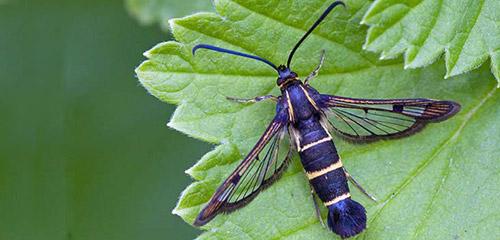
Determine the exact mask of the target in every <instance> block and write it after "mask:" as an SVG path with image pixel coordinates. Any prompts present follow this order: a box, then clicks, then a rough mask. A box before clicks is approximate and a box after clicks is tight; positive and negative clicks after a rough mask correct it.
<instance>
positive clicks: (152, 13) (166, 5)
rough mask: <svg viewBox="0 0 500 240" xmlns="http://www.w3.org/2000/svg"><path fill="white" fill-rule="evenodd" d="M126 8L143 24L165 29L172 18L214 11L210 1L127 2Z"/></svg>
mask: <svg viewBox="0 0 500 240" xmlns="http://www.w3.org/2000/svg"><path fill="white" fill-rule="evenodd" d="M125 6H126V7H127V10H128V11H129V12H130V13H131V14H132V15H133V16H134V17H135V18H136V19H137V20H139V22H141V23H142V24H145V25H150V24H153V23H159V24H160V25H161V27H162V28H163V29H167V28H168V19H170V18H173V17H181V16H184V15H186V14H191V13H195V12H199V11H212V9H213V7H212V2H211V1H210V0H184V1H179V0H125Z"/></svg>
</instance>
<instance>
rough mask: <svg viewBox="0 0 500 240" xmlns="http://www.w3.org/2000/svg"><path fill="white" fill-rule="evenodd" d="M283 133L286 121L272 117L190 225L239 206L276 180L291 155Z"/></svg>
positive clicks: (288, 142) (203, 221)
mask: <svg viewBox="0 0 500 240" xmlns="http://www.w3.org/2000/svg"><path fill="white" fill-rule="evenodd" d="M282 119H283V118H282ZM287 133H288V130H287V121H285V120H281V119H280V118H275V119H274V121H273V122H272V123H271V124H270V125H269V127H268V128H267V129H266V131H265V132H264V134H263V135H262V137H261V138H260V139H259V141H258V142H257V144H256V145H255V146H254V148H253V149H252V150H251V151H250V153H249V154H248V155H247V156H246V157H245V158H244V159H243V161H242V162H241V163H240V165H238V167H237V168H236V169H235V170H234V172H233V173H231V175H229V177H228V178H227V179H226V180H225V181H224V183H223V184H222V185H221V186H220V187H219V188H218V189H217V191H216V192H215V194H214V195H213V196H212V198H211V199H210V201H209V203H208V204H207V206H205V208H203V210H202V211H201V212H200V214H199V215H198V217H197V218H196V221H195V222H194V225H196V226H201V225H204V224H206V223H207V222H209V221H210V220H211V219H212V218H214V217H215V216H216V215H217V214H219V213H221V212H230V211H233V210H235V209H238V208H241V207H243V206H244V205H245V204H247V203H249V202H250V201H251V200H252V199H253V198H255V196H257V194H258V193H259V192H260V191H262V190H263V189H265V188H266V187H268V186H270V185H271V184H272V183H273V182H274V181H276V180H277V179H278V178H279V177H280V176H281V174H282V173H283V172H284V170H285V169H286V167H287V165H288V162H289V160H290V158H291V149H292V148H291V146H290V138H289V137H288V136H287Z"/></svg>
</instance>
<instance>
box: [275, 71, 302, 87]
mask: <svg viewBox="0 0 500 240" xmlns="http://www.w3.org/2000/svg"><path fill="white" fill-rule="evenodd" d="M277 70H278V79H277V80H276V84H277V85H278V86H279V87H280V88H283V87H285V86H286V85H287V84H288V83H290V82H292V81H297V80H298V78H297V73H295V72H292V70H290V68H288V67H286V66H285V65H280V66H279V67H278V69H277Z"/></svg>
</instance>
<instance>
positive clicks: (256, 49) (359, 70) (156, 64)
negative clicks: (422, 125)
mask: <svg viewBox="0 0 500 240" xmlns="http://www.w3.org/2000/svg"><path fill="white" fill-rule="evenodd" d="M329 3H330V1H328V2H324V1H320V0H307V1H303V0H300V1H299V0H296V1H287V2H283V1H272V2H270V1H266V0H252V1H244V0H237V1H229V0H217V1H215V6H216V11H217V13H218V15H217V14H212V13H200V14H195V15H191V16H188V17H185V18H181V19H175V20H172V21H171V22H170V24H171V27H172V30H173V34H174V36H175V38H176V39H177V41H178V42H166V43H160V44H158V45H157V46H155V47H153V48H152V49H151V50H149V51H147V52H146V53H145V56H146V57H147V58H148V60H147V61H145V62H144V63H142V64H141V65H140V66H139V67H138V68H137V70H136V72H137V75H138V77H139V79H140V82H141V84H142V85H143V86H144V87H145V88H146V89H147V90H148V91H149V93H151V94H152V95H154V96H156V97H157V98H158V99H160V100H162V101H165V102H168V103H173V104H177V105H178V108H177V110H176V112H175V114H174V116H173V117H172V119H171V120H170V122H169V124H168V125H169V126H170V127H172V128H175V129H177V130H179V131H181V132H183V133H186V134H188V135H189V136H192V137H195V138H198V139H201V140H204V141H208V142H211V143H214V144H217V145H218V146H217V147H216V148H215V149H214V150H213V151H211V152H209V153H207V154H206V155H205V156H204V157H203V158H202V159H201V160H200V161H199V162H198V163H197V164H196V165H195V166H194V167H192V168H191V169H189V170H188V171H187V173H188V174H189V175H191V176H192V177H193V178H194V179H195V182H194V183H193V184H191V185H190V186H189V187H188V188H187V189H186V190H185V191H184V192H183V193H182V195H181V197H180V199H179V202H178V205H177V207H176V208H175V209H174V211H173V213H175V214H177V215H179V216H181V217H182V218H183V219H184V220H185V221H186V222H188V223H192V222H193V221H194V218H195V217H196V215H197V214H198V213H199V211H200V210H201V208H202V207H203V206H204V204H205V203H206V202H207V201H208V200H209V198H210V197H211V195H212V194H213V193H214V191H215V189H216V188H217V187H218V185H219V184H220V183H222V181H223V180H224V179H225V177H227V176H228V174H229V173H230V172H231V171H232V170H233V169H234V167H235V166H236V164H238V162H239V161H240V160H241V159H242V157H243V156H244V155H245V154H246V153H247V152H248V151H249V149H250V148H251V147H252V146H253V144H255V142H256V141H257V139H258V138H259V136H260V134H262V132H263V131H264V129H265V127H266V126H267V124H268V123H269V122H270V120H271V119H272V117H273V115H274V112H275V110H274V108H275V105H274V103H272V102H261V103H257V104H250V105H242V104H237V103H233V102H230V101H227V100H226V99H225V96H236V97H242V98H247V97H254V96H260V95H265V94H269V93H272V94H275V95H279V89H278V87H277V86H276V83H275V80H276V77H277V76H276V73H275V72H274V71H273V70H272V69H270V68H269V67H268V66H266V65H265V64H262V63H260V62H256V61H252V60H250V59H244V58H241V57H235V56H231V55H227V54H220V53H216V52H210V51H202V50H200V51H199V52H197V54H196V57H193V56H192V55H191V49H192V47H193V46H194V45H195V44H198V43H208V44H214V45H217V46H221V47H226V48H230V49H234V50H240V51H244V52H247V53H252V54H257V55H259V56H262V57H265V58H268V59H269V60H271V61H272V62H274V63H276V64H280V63H284V61H285V60H286V56H287V54H288V53H289V51H290V49H291V47H292V46H293V45H294V44H295V43H296V42H297V40H298V39H299V38H300V37H301V36H302V34H303V33H304V32H305V31H306V30H307V28H308V27H309V26H310V25H311V24H312V23H313V22H314V21H315V20H316V18H317V17H318V15H319V14H320V12H321V11H322V10H323V9H325V8H326V7H327V6H328V4H329ZM347 5H348V7H347V8H346V9H343V8H338V9H335V10H334V12H333V13H332V14H331V15H330V16H329V17H328V18H327V20H326V21H325V22H324V23H322V24H321V25H320V27H319V28H318V29H317V30H316V31H315V32H314V33H313V35H311V36H310V38H309V39H308V40H307V41H306V42H305V43H304V45H303V46H302V47H301V48H300V49H299V50H298V52H297V53H296V55H295V56H296V58H295V59H294V62H293V64H292V67H293V69H294V70H295V71H296V72H297V73H298V74H299V75H300V76H305V75H307V74H308V73H309V72H310V71H312V69H313V68H314V67H315V66H316V65H317V63H318V61H319V55H320V51H321V49H326V53H327V55H326V62H325V64H324V66H323V68H322V69H321V72H320V75H319V76H318V77H317V78H316V79H314V80H313V81H312V85H313V87H315V88H317V89H318V90H319V91H320V92H322V93H328V94H336V95H343V96H350V97H364V98H409V97H427V98H439V99H450V100H455V101H458V102H460V103H461V104H462V107H463V108H462V111H461V112H460V113H459V114H458V115H457V116H455V117H453V118H452V119H450V120H448V121H446V122H444V123H439V124H431V125H430V126H428V127H427V128H426V129H425V130H424V131H422V132H421V133H419V134H417V135H415V136H412V137H409V138H406V139H401V140H393V141H383V142H377V143H373V144H367V145H352V144H349V143H346V142H344V141H342V140H340V139H335V143H336V145H337V147H338V149H339V153H340V155H341V156H342V159H343V160H344V164H345V165H346V167H347V168H348V169H349V171H350V172H351V173H352V174H353V175H354V176H355V177H356V178H357V180H358V181H359V182H361V183H362V185H364V187H365V188H366V189H368V191H369V192H371V193H373V194H374V195H376V196H377V197H378V199H379V202H376V203H374V202H371V201H370V200H368V199H367V198H366V197H364V196H363V195H362V194H360V193H359V191H357V189H352V194H353V196H354V198H355V199H356V200H358V201H360V202H361V203H362V204H363V205H364V206H365V207H366V208H367V210H368V216H369V220H368V221H369V222H368V225H369V226H368V229H367V230H366V231H365V232H364V233H363V234H361V235H360V237H359V238H360V239H364V238H366V239H409V238H415V239H430V238H431V239H452V238H455V239H480V238H486V239H488V238H491V236H499V235H500V231H499V229H498V227H497V223H498V221H500V211H499V210H498V208H497V207H496V203H495V199H498V198H499V197H500V185H499V181H498V177H499V175H498V173H499V172H500V171H499V170H500V169H499V164H498V160H499V157H498V156H500V147H499V146H498V144H497V143H498V142H499V141H500V128H499V127H498V124H497V123H496V122H497V121H498V119H499V118H500V108H499V104H496V103H497V102H498V101H499V100H500V99H499V95H498V94H496V91H497V88H496V85H495V84H494V81H491V80H492V79H494V77H493V75H492V74H491V72H490V71H489V70H488V68H486V67H481V68H479V69H477V70H474V71H472V72H471V73H468V74H463V75H460V76H457V77H453V78H449V79H443V75H444V74H445V68H444V66H443V64H442V63H441V62H438V63H435V64H432V65H430V66H428V67H426V68H419V69H414V70H403V66H404V65H403V63H402V62H403V61H402V59H392V60H384V61H381V60H378V57H377V56H376V55H375V54H373V53H368V52H364V51H362V45H363V41H364V39H365V34H366V29H367V27H366V26H361V25H359V22H360V20H361V18H362V16H363V15H364V14H365V11H366V10H367V9H368V7H369V5H370V3H369V2H368V1H365V0H357V1H349V2H348V3H347ZM175 161H183V160H182V159H175ZM292 162H293V163H292V165H291V167H290V168H289V169H288V170H287V172H286V173H285V175H284V176H283V177H282V179H280V180H279V181H278V182H276V183H275V184H274V185H273V186H272V187H270V188H269V189H268V190H266V191H264V192H262V193H261V194H259V196H258V197H257V198H256V199H255V200H253V201H252V202H251V203H250V204H249V205H248V206H246V207H244V208H242V209H241V210H238V211H236V212H234V213H231V214H228V215H220V216H218V217H216V218H215V219H214V220H213V221H212V222H210V223H209V224H208V225H207V226H205V227H203V228H204V229H206V230H209V231H207V232H205V233H203V234H202V235H201V236H200V237H199V239H277V238H287V239H311V238H314V239H332V238H335V236H336V235H335V234H333V233H332V232H330V231H328V230H326V229H324V228H323V227H322V226H321V225H320V224H319V222H318V220H317V218H316V216H315V211H314V207H313V202H312V199H311V195H310V192H309V191H310V190H309V186H308V182H307V180H306V177H305V175H304V174H303V169H302V167H301V165H300V161H299V160H298V159H297V158H294V160H293V161H292Z"/></svg>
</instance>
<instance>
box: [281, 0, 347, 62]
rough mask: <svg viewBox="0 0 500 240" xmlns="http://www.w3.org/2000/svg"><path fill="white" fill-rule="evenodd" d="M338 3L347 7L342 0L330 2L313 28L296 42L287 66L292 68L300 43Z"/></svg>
mask: <svg viewBox="0 0 500 240" xmlns="http://www.w3.org/2000/svg"><path fill="white" fill-rule="evenodd" d="M338 5H342V6H344V7H345V4H344V3H343V2H342V1H335V2H333V3H332V4H330V6H328V8H327V9H326V10H325V11H324V12H323V14H321V16H320V17H319V18H318V20H316V22H315V23H314V24H313V25H312V26H311V28H309V30H307V32H306V33H305V34H304V36H302V38H301V39H300V40H299V41H298V42H297V44H295V46H294V47H293V49H292V51H291V52H290V55H288V61H287V63H286V67H287V68H290V63H291V62H292V57H293V54H294V53H295V51H297V48H299V46H300V44H302V42H304V40H306V38H307V36H309V34H311V33H312V31H314V29H315V28H316V27H317V26H318V25H319V24H320V23H321V21H323V19H325V18H326V16H327V15H328V14H329V13H330V12H331V11H332V10H333V9H334V8H335V7H336V6H338Z"/></svg>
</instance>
